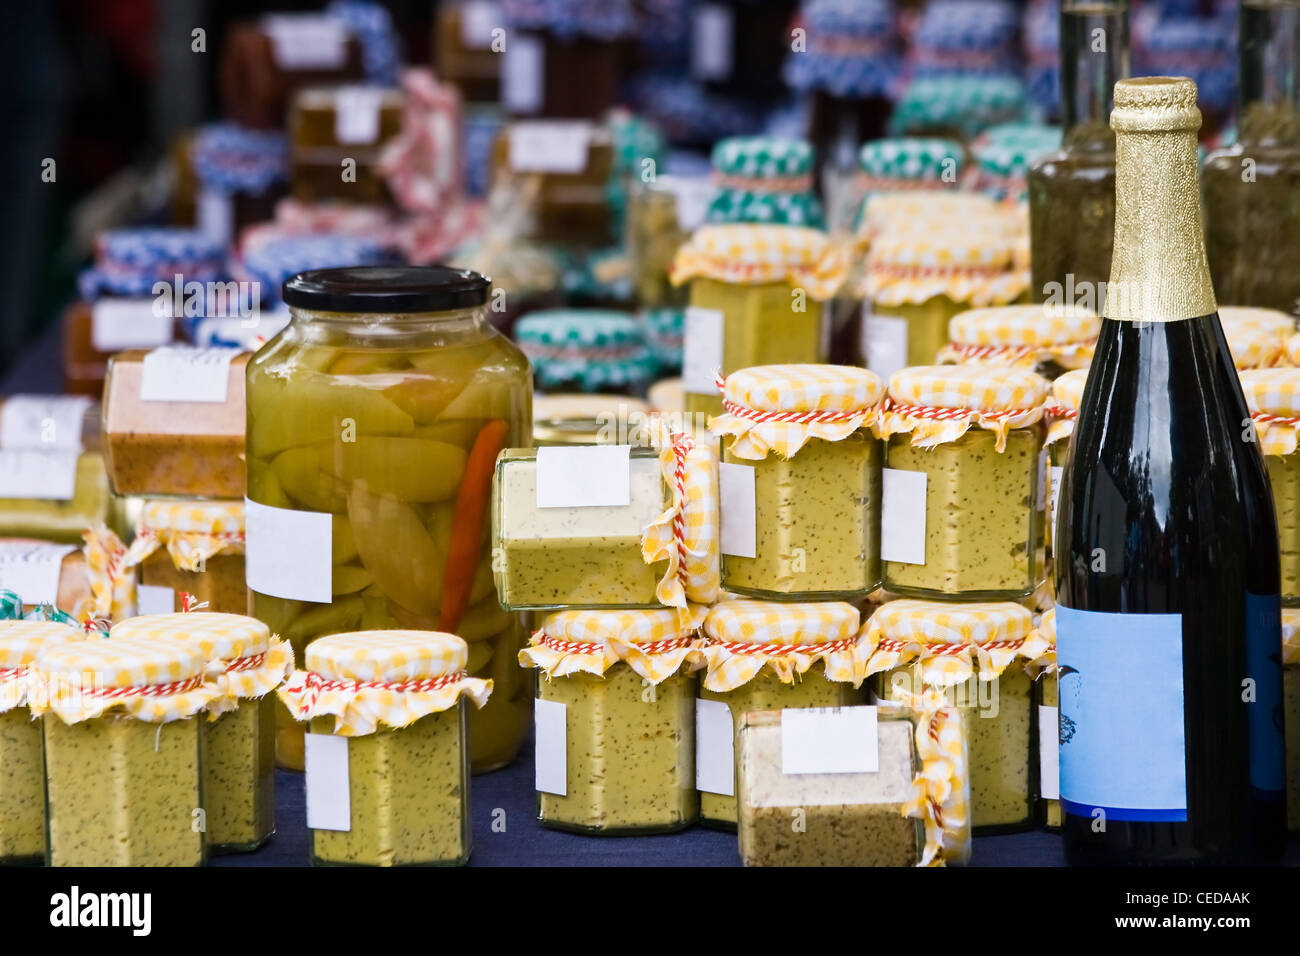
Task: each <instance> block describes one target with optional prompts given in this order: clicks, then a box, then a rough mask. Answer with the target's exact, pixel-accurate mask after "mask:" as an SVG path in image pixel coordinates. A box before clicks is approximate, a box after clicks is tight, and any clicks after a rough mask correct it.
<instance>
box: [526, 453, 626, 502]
mask: <svg viewBox="0 0 1300 956" xmlns="http://www.w3.org/2000/svg"><path fill="white" fill-rule="evenodd" d="M631 454H632V446H631V445H575V446H573V447H565V446H563V445H544V446H543V447H541V448H539V449H537V507H539V508H602V507H603V508H609V507H614V508H625V507H627V506H628V505H629V504H630V503H631V501H632V462H631Z"/></svg>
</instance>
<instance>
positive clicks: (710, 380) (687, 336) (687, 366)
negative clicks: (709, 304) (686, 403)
mask: <svg viewBox="0 0 1300 956" xmlns="http://www.w3.org/2000/svg"><path fill="white" fill-rule="evenodd" d="M723 328H724V316H723V314H722V311H721V310H720V309H700V308H696V307H695V306H690V307H689V308H687V310H686V316H685V325H684V327H683V337H682V387H683V388H685V389H686V391H688V392H690V393H692V394H694V395H716V394H718V383H717V379H716V376H717V374H718V372H720V371H721V370H722V345H723Z"/></svg>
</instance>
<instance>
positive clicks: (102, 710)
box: [29, 638, 221, 866]
mask: <svg viewBox="0 0 1300 956" xmlns="http://www.w3.org/2000/svg"><path fill="white" fill-rule="evenodd" d="M207 664H208V662H207V659H206V658H205V657H204V655H203V653H202V652H201V651H200V650H199V649H198V648H197V647H195V646H193V645H190V644H184V643H160V642H158V641H138V640H128V639H125V638H124V639H122V640H117V641H105V640H84V641H75V642H69V643H66V644H60V645H55V646H53V647H47V648H45V649H44V650H43V651H42V652H41V653H40V655H39V656H38V657H37V659H36V663H35V664H33V665H32V671H33V673H34V676H35V678H36V681H37V684H38V689H37V690H36V691H35V692H34V693H35V695H36V696H34V697H32V698H31V699H29V706H30V707H31V709H32V713H33V714H40V715H43V732H44V744H45V811H46V815H47V830H46V833H47V837H48V846H47V848H46V855H45V862H46V864H47V865H49V866H200V865H202V864H203V862H204V861H205V859H206V849H207V841H206V839H205V838H204V832H203V830H204V827H203V819H202V818H203V806H204V795H203V772H202V767H203V764H202V756H201V755H202V749H203V734H202V728H203V722H204V716H203V714H204V711H205V709H206V708H207V707H208V705H209V704H211V703H212V702H213V701H214V700H216V699H217V698H218V697H219V696H220V693H221V692H220V690H219V689H218V688H217V685H216V682H215V681H214V680H212V679H210V678H209V677H208V676H207Z"/></svg>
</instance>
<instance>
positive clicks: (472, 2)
mask: <svg viewBox="0 0 1300 956" xmlns="http://www.w3.org/2000/svg"><path fill="white" fill-rule="evenodd" d="M457 13H459V14H460V44H461V46H463V47H464V48H465V49H467V50H489V49H491V48H492V30H493V29H494V28H495V27H497V26H499V25H500V24H501V10H500V8H499V6H498V5H497V4H495V3H493V2H491V0H469V2H468V3H462V4H461V5H460V8H459V9H458V10H457Z"/></svg>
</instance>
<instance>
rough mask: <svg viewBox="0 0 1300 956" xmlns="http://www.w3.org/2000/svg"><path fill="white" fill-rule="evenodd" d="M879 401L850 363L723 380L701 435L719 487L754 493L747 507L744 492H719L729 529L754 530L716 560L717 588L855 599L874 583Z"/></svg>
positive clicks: (865, 374) (876, 385) (870, 379)
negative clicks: (715, 450) (713, 439)
mask: <svg viewBox="0 0 1300 956" xmlns="http://www.w3.org/2000/svg"><path fill="white" fill-rule="evenodd" d="M883 397H884V387H883V385H882V384H881V381H880V379H878V378H877V377H876V376H875V375H873V374H872V373H871V372H869V371H867V370H866V369H861V368H854V367H850V366H842V365H762V366H758V367H756V368H748V369H742V370H741V371H739V372H735V373H733V374H732V375H729V376H728V377H727V379H726V382H725V385H724V386H723V407H724V408H725V413H724V414H723V415H721V416H719V417H717V418H714V419H712V420H711V422H710V428H711V430H712V432H713V434H714V435H716V436H718V437H720V438H721V439H722V441H723V446H724V447H723V462H724V465H723V468H724V471H723V474H725V475H727V476H728V477H727V480H728V482H731V481H735V482H738V483H740V484H743V485H745V486H746V487H747V488H748V487H752V488H753V497H752V500H753V511H752V512H750V513H747V512H748V508H747V507H745V506H746V505H748V503H749V497H748V496H747V495H744V496H736V497H733V496H731V495H724V497H723V501H722V507H723V509H724V511H725V512H726V513H725V516H724V518H725V520H726V521H728V523H732V522H734V523H736V524H742V523H743V524H745V525H748V526H750V527H752V528H753V535H752V537H753V542H754V544H753V548H752V550H751V549H749V548H748V541H746V542H745V543H744V544H743V545H739V546H737V545H732V550H733V551H735V552H740V551H742V550H743V551H745V552H748V553H727V554H724V555H723V556H722V586H723V587H724V588H726V589H727V590H728V591H732V592H735V593H737V594H747V595H751V596H753V597H761V598H770V599H773V600H787V601H789V600H794V601H818V600H843V601H854V600H858V599H860V598H864V597H866V596H867V595H868V594H869V593H870V592H871V591H873V590H874V589H875V588H876V587H878V586H879V584H880V467H881V459H882V458H883V455H882V453H881V443H880V440H879V439H878V438H877V437H876V435H875V433H874V432H873V431H872V426H873V424H874V422H875V415H876V411H877V408H878V406H879V405H880V401H881V399H882V398H883ZM832 528H833V529H835V533H834V535H833V536H830V537H829V538H828V536H827V534H826V532H827V530H828V529H832ZM745 537H746V538H748V537H749V535H746V536H745Z"/></svg>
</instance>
